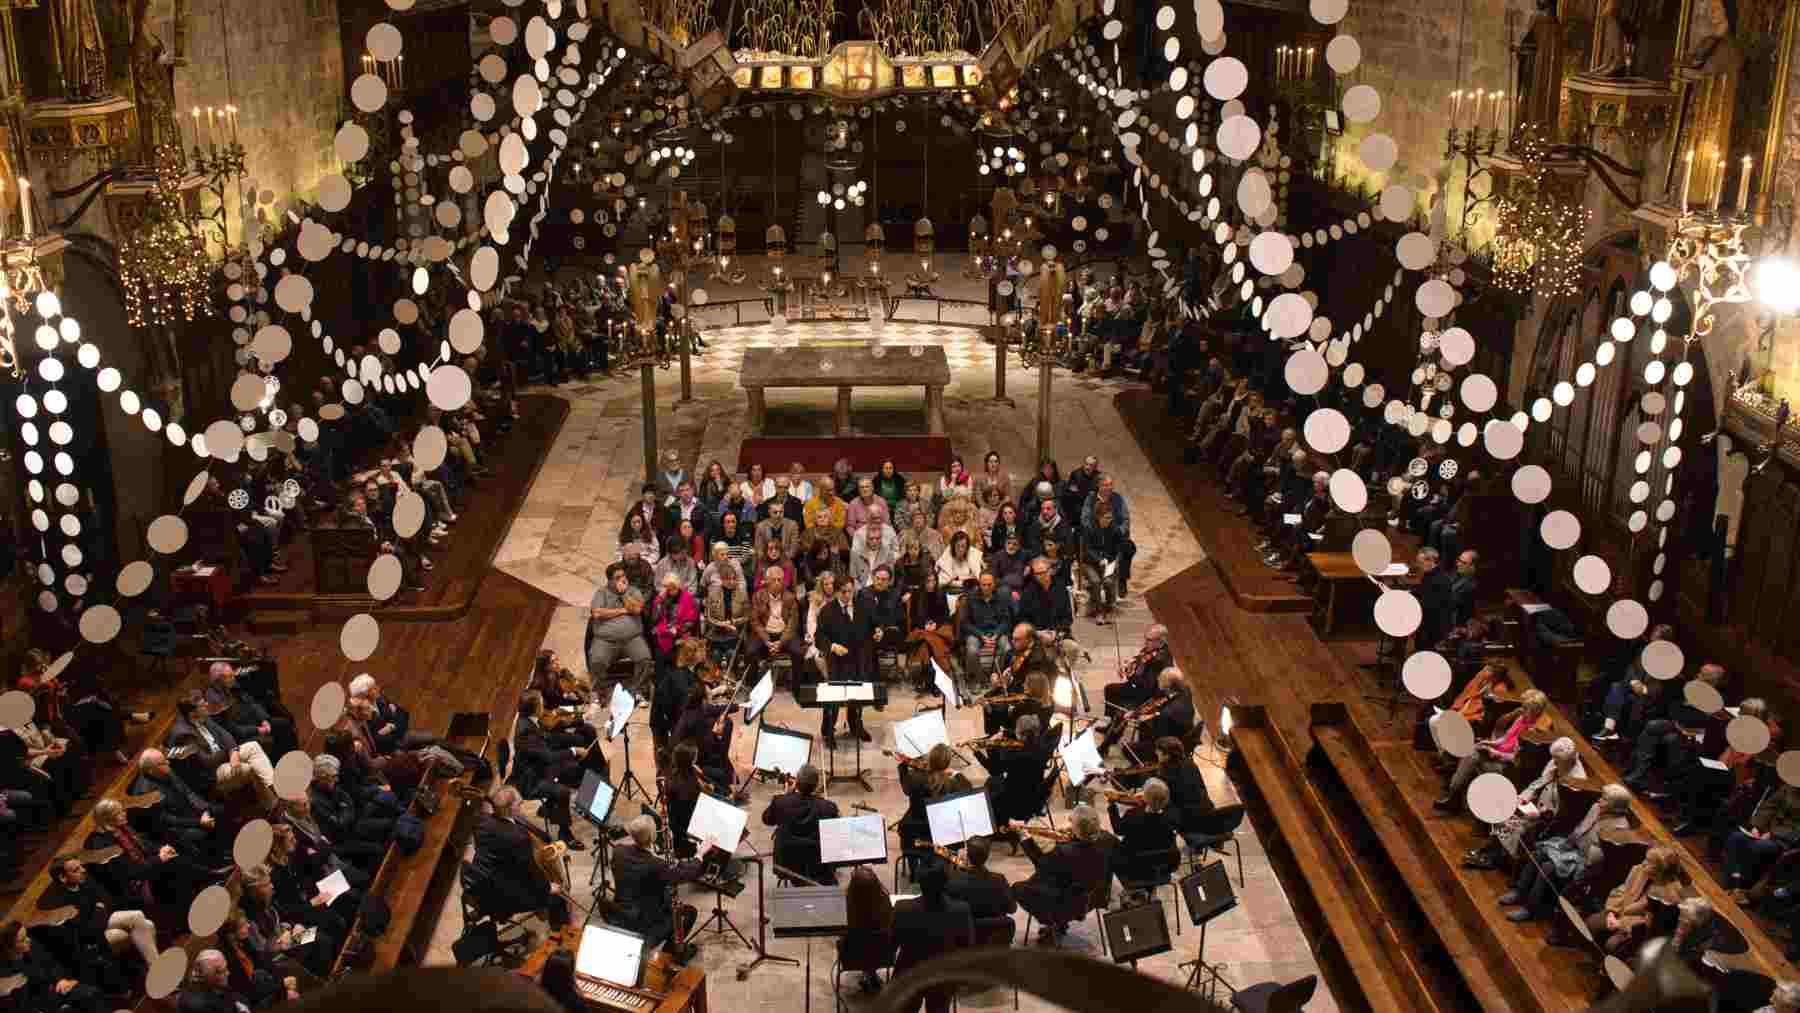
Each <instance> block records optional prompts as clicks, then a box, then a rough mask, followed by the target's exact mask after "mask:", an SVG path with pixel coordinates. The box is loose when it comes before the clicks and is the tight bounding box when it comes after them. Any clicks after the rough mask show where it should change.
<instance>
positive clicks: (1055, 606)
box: [1015, 556, 1075, 634]
mask: <svg viewBox="0 0 1800 1013" xmlns="http://www.w3.org/2000/svg"><path fill="white" fill-rule="evenodd" d="M1015 614H1016V615H1017V616H1018V618H1019V619H1020V621H1022V622H1027V623H1030V624H1031V625H1033V626H1035V627H1037V628H1038V629H1040V630H1055V631H1056V632H1057V633H1060V634H1067V633H1068V632H1069V627H1071V626H1073V625H1075V615H1074V608H1073V606H1072V605H1071V604H1070V602H1069V589H1068V588H1066V587H1063V586H1062V585H1060V584H1058V583H1056V581H1055V579H1054V578H1053V576H1052V573H1051V570H1050V561H1049V560H1047V559H1045V558H1043V557H1042V556H1039V557H1038V558H1036V559H1033V560H1032V561H1031V579H1030V580H1027V581H1026V582H1025V585H1024V586H1023V587H1021V588H1020V589H1019V604H1018V606H1017V608H1016V610H1015Z"/></svg>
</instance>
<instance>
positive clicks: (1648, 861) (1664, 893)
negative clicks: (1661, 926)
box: [1587, 848, 1687, 954]
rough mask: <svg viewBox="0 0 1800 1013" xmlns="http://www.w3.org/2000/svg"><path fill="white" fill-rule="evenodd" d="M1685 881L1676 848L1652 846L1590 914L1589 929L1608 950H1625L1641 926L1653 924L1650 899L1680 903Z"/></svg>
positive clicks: (1685, 876) (1634, 940)
mask: <svg viewBox="0 0 1800 1013" xmlns="http://www.w3.org/2000/svg"><path fill="white" fill-rule="evenodd" d="M1686 881H1687V875H1686V873H1685V872H1684V871H1683V870H1682V868H1681V856H1680V855H1678V854H1677V853H1676V851H1675V849H1674V848H1651V849H1650V850H1649V851H1647V852H1645V853H1644V860H1643V861H1641V862H1639V863H1638V864H1637V865H1636V866H1634V867H1633V868H1632V870H1631V872H1630V874H1628V875H1627V876H1626V877H1625V882H1623V883H1620V884H1619V885H1618V886H1615V887H1613V889H1612V892H1611V893H1609V894H1607V895H1606V903H1605V904H1603V905H1601V907H1600V910H1598V911H1596V912H1594V913H1593V914H1591V915H1588V918H1587V927H1588V930H1589V931H1591V932H1593V934H1594V938H1595V939H1598V940H1600V945H1601V946H1602V947H1603V948H1605V950H1606V952H1608V953H1614V954H1619V953H1624V952H1626V951H1627V950H1629V949H1630V948H1631V946H1632V945H1633V944H1635V943H1636V942H1637V938H1638V935H1639V932H1638V930H1640V929H1645V928H1648V927H1649V926H1650V911H1651V908H1650V905H1651V903H1652V902H1657V903H1662V904H1675V903H1678V902H1679V901H1680V900H1681V893H1682V889H1683V886H1684V884H1685V883H1686Z"/></svg>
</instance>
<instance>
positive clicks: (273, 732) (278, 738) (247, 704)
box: [206, 661, 300, 761]
mask: <svg viewBox="0 0 1800 1013" xmlns="http://www.w3.org/2000/svg"><path fill="white" fill-rule="evenodd" d="M207 679H208V683H207V687H206V705H207V707H208V709H210V710H211V711H212V712H213V713H214V714H215V715H216V716H217V719H218V721H219V723H220V724H222V725H224V726H225V728H226V730H228V731H230V732H231V734H232V736H233V737H235V738H236V739H237V740H238V742H239V743H240V744H245V745H247V744H249V743H251V742H257V743H261V744H262V747H263V752H264V753H266V754H267V755H268V757H269V759H270V760H272V761H279V760H280V759H281V758H282V757H283V756H286V755H287V754H288V752H289V751H291V750H293V749H297V748H299V745H300V738H299V736H298V735H297V734H296V733H295V731H294V722H293V719H292V718H291V717H289V716H287V715H286V713H285V711H286V708H281V713H277V712H276V711H275V710H273V709H271V708H270V707H268V706H266V705H265V704H263V703H262V702H260V701H258V700H257V699H255V698H254V697H252V696H250V695H249V694H247V693H242V692H239V690H238V688H237V668H236V667H235V666H233V665H232V664H231V662H229V661H215V662H213V663H212V667H211V668H209V669H208V670H207Z"/></svg>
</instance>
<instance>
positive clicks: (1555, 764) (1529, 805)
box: [1463, 735, 1579, 869]
mask: <svg viewBox="0 0 1800 1013" xmlns="http://www.w3.org/2000/svg"><path fill="white" fill-rule="evenodd" d="M1578 762H1579V757H1578V756H1577V755H1576V753H1575V740H1574V739H1571V738H1569V737H1568V736H1566V735H1565V736H1563V737H1562V738H1560V739H1557V740H1556V741H1555V742H1552V743H1550V761H1549V762H1548V763H1546V764H1544V770H1543V773H1541V774H1539V775H1538V776H1537V780H1535V781H1532V782H1531V783H1530V784H1528V785H1526V786H1525V787H1524V788H1523V789H1522V790H1521V791H1520V792H1519V807H1518V809H1517V810H1516V811H1515V812H1514V813H1513V814H1512V815H1511V816H1509V817H1507V819H1506V821H1505V822H1504V823H1501V824H1499V825H1498V826H1496V827H1494V837H1493V840H1491V841H1489V842H1488V843H1487V844H1486V845H1484V846H1482V847H1480V848H1477V849H1476V850H1474V851H1471V852H1469V853H1468V854H1466V855H1464V856H1463V865H1464V866H1465V867H1467V868H1471V869H1492V868H1495V867H1496V866H1498V865H1499V864H1500V860H1501V858H1502V856H1504V857H1507V858H1517V857H1519V846H1520V843H1521V842H1522V841H1523V840H1524V837H1525V835H1526V834H1527V833H1529V832H1530V831H1531V828H1533V827H1535V826H1537V825H1538V824H1539V823H1540V822H1542V821H1543V820H1546V819H1549V818H1550V817H1552V816H1555V815H1556V811H1557V809H1558V807H1559V805H1560V804H1561V792H1560V789H1561V787H1562V786H1563V785H1564V784H1566V783H1567V782H1568V780H1569V778H1570V777H1571V776H1573V775H1574V773H1575V765H1576V763H1578Z"/></svg>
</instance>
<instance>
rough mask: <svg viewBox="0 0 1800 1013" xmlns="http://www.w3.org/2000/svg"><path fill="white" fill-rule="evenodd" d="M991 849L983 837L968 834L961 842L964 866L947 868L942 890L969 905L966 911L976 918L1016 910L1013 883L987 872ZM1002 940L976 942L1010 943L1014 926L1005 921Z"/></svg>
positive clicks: (988, 842)
mask: <svg viewBox="0 0 1800 1013" xmlns="http://www.w3.org/2000/svg"><path fill="white" fill-rule="evenodd" d="M992 852H993V844H992V843H991V842H990V841H989V840H988V839H987V838H986V837H980V836H976V837H971V838H969V839H968V841H967V842H966V843H965V844H964V845H963V862H964V863H965V866H962V867H956V868H952V869H950V870H949V873H950V880H949V882H947V883H946V884H944V892H945V893H946V894H948V895H949V896H950V897H952V898H954V899H956V900H960V901H962V902H963V903H964V904H967V905H969V914H970V915H971V916H972V917H973V918H974V919H975V920H976V921H977V922H979V921H982V920H984V919H989V918H1010V916H1011V915H1012V913H1013V912H1014V911H1017V910H1018V909H1019V902H1018V901H1017V900H1014V899H1013V895H1012V884H1010V883H1008V882H1007V881H1006V877H1005V876H1002V875H1001V874H999V873H997V872H992V871H989V869H988V867H987V864H988V857H989V855H990V854H991V853H992ZM1005 935H1006V938H1005V940H1004V941H1000V942H996V941H991V940H978V942H983V943H990V944H994V945H1002V946H1004V945H1006V944H1007V943H1011V942H1012V937H1013V927H1012V923H1011V921H1008V922H1007V926H1006V931H1005Z"/></svg>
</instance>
